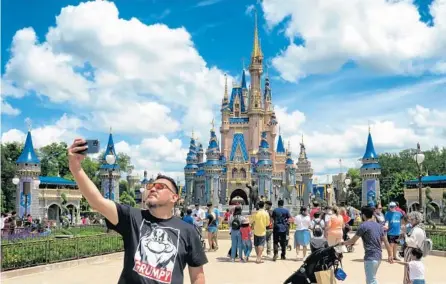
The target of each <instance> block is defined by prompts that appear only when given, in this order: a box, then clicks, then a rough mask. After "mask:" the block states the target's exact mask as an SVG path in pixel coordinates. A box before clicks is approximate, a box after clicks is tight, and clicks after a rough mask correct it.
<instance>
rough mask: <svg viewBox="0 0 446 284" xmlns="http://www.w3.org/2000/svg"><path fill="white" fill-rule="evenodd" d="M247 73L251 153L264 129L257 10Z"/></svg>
mask: <svg viewBox="0 0 446 284" xmlns="http://www.w3.org/2000/svg"><path fill="white" fill-rule="evenodd" d="M249 73H250V74H251V85H250V86H251V88H250V91H249V106H248V116H249V129H250V132H251V135H252V138H251V141H250V145H249V151H250V153H251V154H254V153H256V152H257V150H258V147H259V145H260V141H259V140H260V136H261V134H262V132H263V131H264V130H265V129H263V128H264V125H263V117H264V114H265V113H264V110H263V108H262V92H261V88H260V87H261V83H260V82H261V77H262V73H263V54H262V50H261V48H260V41H259V34H258V27H257V11H255V15H254V42H253V48H252V53H251V63H250V65H249Z"/></svg>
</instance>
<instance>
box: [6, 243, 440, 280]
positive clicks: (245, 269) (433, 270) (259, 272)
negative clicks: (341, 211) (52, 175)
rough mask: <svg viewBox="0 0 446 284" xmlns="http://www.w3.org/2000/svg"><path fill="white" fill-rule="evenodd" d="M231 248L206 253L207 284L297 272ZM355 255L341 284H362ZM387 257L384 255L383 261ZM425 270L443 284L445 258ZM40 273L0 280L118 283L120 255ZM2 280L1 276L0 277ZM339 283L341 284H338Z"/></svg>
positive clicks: (382, 272)
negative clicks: (243, 259)
mask: <svg viewBox="0 0 446 284" xmlns="http://www.w3.org/2000/svg"><path fill="white" fill-rule="evenodd" d="M229 246H230V241H229V240H221V241H220V247H221V248H220V250H219V251H218V252H211V253H208V258H209V264H208V265H206V266H205V273H206V279H207V283H208V284H258V283H278V284H279V283H283V282H282V281H284V280H285V279H286V278H287V277H288V276H289V275H290V274H291V273H293V272H294V271H295V270H297V269H298V267H299V266H300V265H301V263H302V262H301V261H295V260H293V259H292V258H294V256H295V254H294V252H288V253H289V255H288V256H289V258H291V259H288V260H285V261H280V260H278V261H277V262H272V261H270V260H269V259H268V258H267V257H265V263H263V264H255V263H253V262H251V263H238V262H236V263H231V262H228V260H227V258H226V255H225V254H226V252H227V251H228V249H229ZM355 248H356V249H355V252H354V253H347V254H345V255H344V270H345V271H346V272H347V274H348V277H347V279H346V281H344V282H343V283H346V284H361V283H365V277H364V269H363V262H362V260H361V259H362V256H363V249H362V244H361V243H358V244H357V245H356V246H355ZM385 255H386V253H384V257H385ZM425 264H426V270H427V283H429V284H440V283H446V280H444V277H443V275H444V274H442V273H441V269H444V268H445V267H446V258H445V257H437V256H429V257H428V258H426V259H425ZM45 269H46V268H45ZM45 269H41V270H42V271H43V272H40V273H34V274H30V275H24V276H18V277H14V278H10V279H5V278H4V279H2V280H3V281H2V283H4V284H28V283H29V284H60V283H64V284H85V283H94V284H102V283H104V284H105V283H117V279H118V277H119V274H120V272H121V269H122V254H117V255H116V256H115V257H113V258H111V259H106V260H98V261H96V262H93V263H91V262H90V263H88V264H86V263H84V264H80V265H78V266H75V267H68V268H57V269H53V270H46V271H45ZM402 275H403V267H402V265H399V264H389V263H387V262H383V263H382V264H381V267H380V268H379V271H378V279H379V283H380V284H394V283H395V284H400V283H402ZM2 278H3V276H2ZM185 283H187V284H189V283H190V282H189V276H188V274H187V269H186V271H185ZM338 283H341V282H338Z"/></svg>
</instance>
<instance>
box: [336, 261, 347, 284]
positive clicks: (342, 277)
mask: <svg viewBox="0 0 446 284" xmlns="http://www.w3.org/2000/svg"><path fill="white" fill-rule="evenodd" d="M334 276H335V277H336V279H338V280H340V281H344V280H345V279H346V278H347V273H345V271H344V269H342V262H341V267H339V266H337V267H336V268H335V270H334Z"/></svg>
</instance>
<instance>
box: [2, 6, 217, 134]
mask: <svg viewBox="0 0 446 284" xmlns="http://www.w3.org/2000/svg"><path fill="white" fill-rule="evenodd" d="M11 55H12V57H11V59H10V60H9V61H8V63H7V66H6V72H5V75H4V78H5V79H7V80H8V81H11V82H14V84H15V85H17V86H18V87H20V88H23V89H25V90H27V91H30V90H35V91H37V92H38V93H39V94H41V95H45V96H47V97H48V98H49V99H50V100H51V101H53V102H65V101H68V102H71V103H73V104H79V103H80V102H81V103H82V102H83V103H82V105H83V106H84V107H85V108H86V109H85V108H84V109H80V110H81V111H83V112H91V115H90V116H93V117H94V116H96V118H97V119H98V121H100V122H102V121H110V119H111V120H113V114H112V113H114V114H115V115H116V114H119V115H121V116H124V118H125V119H124V121H125V123H127V125H126V129H125V130H126V132H127V133H133V134H137V133H141V128H144V130H145V131H146V132H148V133H158V132H159V131H160V129H161V128H163V131H164V132H174V131H177V130H178V129H179V126H180V125H179V123H178V122H177V121H175V120H174V119H173V118H172V114H173V113H174V112H178V113H185V119H184V120H183V121H182V122H181V127H182V129H185V130H187V131H190V130H191V129H192V128H193V127H194V128H195V131H196V132H201V133H202V134H203V135H206V136H207V135H208V134H207V129H208V123H209V121H210V120H211V118H212V116H211V109H212V107H213V106H215V105H217V104H219V103H220V101H221V98H222V96H223V84H224V79H223V78H224V77H223V72H221V71H220V70H219V69H217V68H215V67H209V66H207V64H206V62H205V61H204V59H203V58H202V57H201V56H200V54H199V53H198V51H197V50H196V49H195V47H194V43H193V42H192V39H191V35H190V34H189V33H188V31H186V29H185V28H176V29H171V28H169V27H168V26H166V25H164V24H154V25H145V24H143V23H141V22H140V21H139V20H138V19H135V18H132V19H130V20H124V19H121V18H119V11H118V9H117V8H116V6H115V4H114V3H112V2H108V1H94V2H86V3H81V4H79V5H78V6H68V7H65V8H63V9H62V11H61V13H60V15H58V16H57V17H56V26H54V27H51V28H50V29H49V32H48V33H47V35H46V37H45V41H43V42H39V41H38V40H37V38H36V35H35V32H34V31H33V30H32V29H31V28H27V29H23V30H20V31H18V32H17V33H16V35H15V37H14V40H13V44H12V47H11ZM83 69H88V70H83ZM75 70H76V71H75ZM85 74H87V75H88V79H87V78H86V77H83V76H84V75H85ZM138 104H140V106H139V107H138V106H137V105H138ZM163 105H164V106H163ZM144 107H147V109H145V108H144ZM128 109H132V110H128ZM197 109H200V112H202V113H203V114H204V116H205V118H208V119H209V120H208V121H206V120H205V119H203V117H202V116H201V115H200V116H199V115H196V110H197ZM157 111H158V113H155V112H157ZM130 114H132V115H130ZM133 114H134V115H133ZM168 116H170V118H168ZM119 119H121V117H119V118H118V117H115V124H117V128H118V129H120V130H121V129H124V126H123V124H124V123H123V122H122V123H121V122H119V121H118V120H119ZM149 120H150V121H149ZM160 122H161V125H162V126H160V125H158V123H160ZM105 124H106V125H107V126H108V125H109V124H110V123H105ZM144 124H145V126H144ZM94 126H96V125H94V123H93V127H94ZM106 128H107V127H106Z"/></svg>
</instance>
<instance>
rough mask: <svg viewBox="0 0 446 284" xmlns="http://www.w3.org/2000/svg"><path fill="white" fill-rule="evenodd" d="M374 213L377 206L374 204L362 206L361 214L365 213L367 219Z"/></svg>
mask: <svg viewBox="0 0 446 284" xmlns="http://www.w3.org/2000/svg"><path fill="white" fill-rule="evenodd" d="M374 213H375V208H374V207H372V206H368V205H367V206H363V207H362V208H361V214H363V215H364V216H365V217H366V218H367V219H370V218H372V217H373V214H374Z"/></svg>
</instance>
